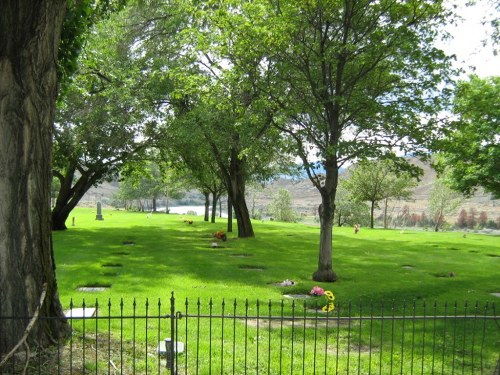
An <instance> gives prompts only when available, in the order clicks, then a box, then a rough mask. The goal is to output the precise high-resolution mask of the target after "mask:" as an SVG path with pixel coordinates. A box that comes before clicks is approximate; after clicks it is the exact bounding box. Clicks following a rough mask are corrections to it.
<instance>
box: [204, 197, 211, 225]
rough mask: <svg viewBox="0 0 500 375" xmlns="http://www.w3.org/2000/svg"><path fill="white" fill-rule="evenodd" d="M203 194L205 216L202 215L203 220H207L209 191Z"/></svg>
mask: <svg viewBox="0 0 500 375" xmlns="http://www.w3.org/2000/svg"><path fill="white" fill-rule="evenodd" d="M203 196H204V197H205V216H204V217H203V221H208V216H209V214H208V212H209V211H210V192H208V191H205V192H203Z"/></svg>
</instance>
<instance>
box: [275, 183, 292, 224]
mask: <svg viewBox="0 0 500 375" xmlns="http://www.w3.org/2000/svg"><path fill="white" fill-rule="evenodd" d="M269 213H270V214H271V215H272V217H273V218H274V219H275V220H277V221H284V222H295V221H297V219H298V214H297V212H295V211H294V210H293V208H292V195H291V194H290V192H289V191H288V190H286V189H279V190H278V191H277V192H276V194H274V196H273V200H272V202H271V204H270V205H269Z"/></svg>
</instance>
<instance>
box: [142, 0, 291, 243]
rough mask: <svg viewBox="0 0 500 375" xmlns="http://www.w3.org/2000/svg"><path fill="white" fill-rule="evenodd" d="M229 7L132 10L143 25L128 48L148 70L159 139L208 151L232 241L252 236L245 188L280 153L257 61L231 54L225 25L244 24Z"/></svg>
mask: <svg viewBox="0 0 500 375" xmlns="http://www.w3.org/2000/svg"><path fill="white" fill-rule="evenodd" d="M234 6H238V4H233V3H232V2H229V1H224V2H220V3H218V4H217V5H216V6H215V5H214V6H207V5H206V4H205V3H200V2H196V1H186V0H177V1H172V2H169V3H165V4H162V5H161V6H156V4H155V6H152V7H142V8H138V10H137V12H139V13H137V14H136V16H137V17H138V18H137V19H138V20H142V21H143V22H136V23H137V24H138V25H140V26H139V27H138V31H139V33H138V34H137V38H138V42H137V43H135V45H134V46H135V48H136V49H137V50H140V51H141V53H142V55H143V56H145V57H146V58H147V59H148V61H151V63H150V64H151V67H154V71H155V72H156V74H154V75H153V76H154V78H155V81H156V82H157V84H155V86H154V87H153V89H154V95H156V98H157V102H159V103H162V105H163V107H162V116H163V118H164V119H165V121H164V130H165V133H164V134H179V135H180V136H179V137H177V138H178V139H183V140H186V139H190V144H192V145H194V148H193V149H194V150H197V151H201V152H202V153H203V154H204V155H207V153H206V152H204V151H203V150H208V151H209V155H210V156H209V157H210V158H211V159H213V161H214V162H215V164H216V165H217V169H218V172H217V174H218V175H219V176H220V178H221V179H222V181H223V182H224V185H225V188H226V191H227V194H228V196H229V199H230V201H231V205H232V207H233V208H234V211H235V215H236V219H237V225H238V236H239V237H252V236H254V232H253V227H252V224H251V220H250V215H249V211H248V207H247V204H246V200H245V189H246V183H247V182H248V181H249V180H251V179H254V178H256V179H260V178H261V177H262V176H266V178H269V174H270V173H274V171H275V168H270V167H269V166H272V165H273V164H277V163H276V161H277V160H279V159H280V158H282V156H281V155H282V154H281V155H280V153H278V152H277V151H278V146H279V145H280V144H281V142H280V138H279V133H278V132H277V131H276V130H272V129H271V122H272V116H271V115H270V114H269V113H268V110H267V106H266V101H267V98H266V96H265V95H263V93H262V92H261V91H259V90H258V89H257V81H261V80H263V79H264V78H263V77H261V76H259V75H258V74H255V72H256V69H257V67H258V64H259V61H258V60H255V59H253V58H252V56H248V55H247V54H245V53H244V51H241V50H239V45H238V44H237V43H236V40H235V38H236V37H237V36H238V35H237V34H235V33H233V32H232V30H233V26H231V25H233V24H234V27H236V28H240V27H243V26H244V25H242V23H241V22H242V20H241V19H240V18H239V17H238V12H233V11H232V9H234ZM165 14H168V15H169V17H165V16H164V15H165ZM144 20H145V22H144ZM180 30H182V32H178V31H180ZM174 145H175V144H174ZM169 147H171V146H169ZM182 148H184V146H182ZM198 168H199V167H198Z"/></svg>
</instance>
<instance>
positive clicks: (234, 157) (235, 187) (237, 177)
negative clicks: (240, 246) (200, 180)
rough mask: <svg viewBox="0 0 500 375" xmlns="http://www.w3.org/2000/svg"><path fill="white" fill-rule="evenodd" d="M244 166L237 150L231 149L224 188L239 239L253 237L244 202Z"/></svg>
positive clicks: (248, 214)
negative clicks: (229, 201) (231, 207)
mask: <svg viewBox="0 0 500 375" xmlns="http://www.w3.org/2000/svg"><path fill="white" fill-rule="evenodd" d="M244 164H245V162H244V161H243V160H241V159H240V158H239V156H238V152H237V150H235V149H233V150H232V151H231V164H230V170H229V173H228V174H226V187H227V193H228V195H229V198H230V199H231V204H232V206H233V208H234V214H235V216H236V223H237V226H238V237H239V238H245V237H254V232H253V227H252V221H251V220H250V213H249V212H248V207H247V203H246V200H245V171H244Z"/></svg>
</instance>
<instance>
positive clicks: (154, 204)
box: [151, 197, 158, 212]
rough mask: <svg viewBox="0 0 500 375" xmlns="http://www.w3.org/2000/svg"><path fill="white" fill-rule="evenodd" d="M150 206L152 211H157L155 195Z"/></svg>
mask: <svg viewBox="0 0 500 375" xmlns="http://www.w3.org/2000/svg"><path fill="white" fill-rule="evenodd" d="M152 206H153V207H151V211H152V212H158V211H157V209H156V197H153V202H152Z"/></svg>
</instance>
